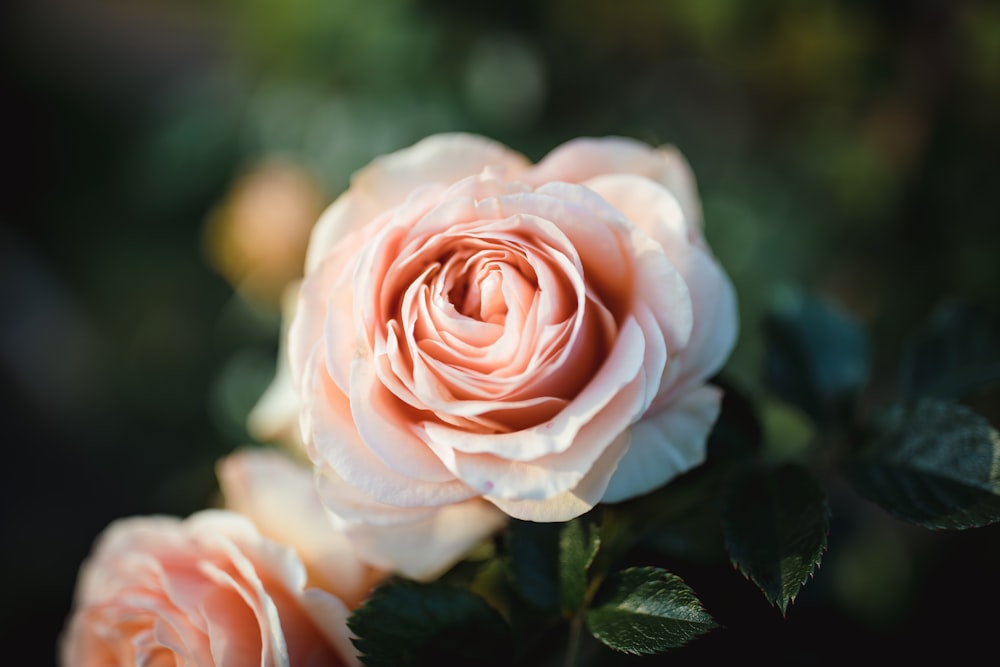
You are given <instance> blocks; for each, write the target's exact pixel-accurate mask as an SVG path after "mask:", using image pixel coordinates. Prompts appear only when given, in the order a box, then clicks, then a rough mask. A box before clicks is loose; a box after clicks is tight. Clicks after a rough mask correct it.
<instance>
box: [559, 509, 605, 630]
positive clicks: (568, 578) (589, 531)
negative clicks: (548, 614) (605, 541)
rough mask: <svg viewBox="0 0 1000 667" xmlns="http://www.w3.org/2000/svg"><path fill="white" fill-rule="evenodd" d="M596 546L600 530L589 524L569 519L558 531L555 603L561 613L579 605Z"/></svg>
mask: <svg viewBox="0 0 1000 667" xmlns="http://www.w3.org/2000/svg"><path fill="white" fill-rule="evenodd" d="M600 546H601V536H600V531H599V530H598V528H597V527H596V526H595V525H594V524H592V523H589V522H588V523H586V524H584V522H583V521H581V520H580V519H573V520H572V521H570V522H569V523H567V524H565V525H564V526H563V528H562V530H561V531H560V532H559V602H560V607H561V608H562V610H563V612H564V613H571V612H574V611H577V610H578V609H580V608H581V607H583V605H584V602H585V599H586V594H587V570H588V569H589V568H590V564H591V563H593V562H594V557H595V556H596V555H597V550H598V549H599V548H600Z"/></svg>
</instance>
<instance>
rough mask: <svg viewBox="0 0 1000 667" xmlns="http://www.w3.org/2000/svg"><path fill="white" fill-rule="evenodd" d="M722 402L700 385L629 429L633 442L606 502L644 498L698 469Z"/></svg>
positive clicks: (719, 394) (716, 392)
mask: <svg viewBox="0 0 1000 667" xmlns="http://www.w3.org/2000/svg"><path fill="white" fill-rule="evenodd" d="M721 402H722V392H721V390H719V389H718V388H716V387H711V386H705V387H701V388H699V389H696V390H695V391H693V392H691V393H690V394H687V395H686V396H683V397H681V398H680V399H679V400H677V401H675V402H674V403H673V404H672V405H671V406H670V408H669V409H668V410H663V411H662V412H659V413H656V414H653V415H647V416H646V417H645V418H644V419H643V420H642V421H640V422H639V423H637V424H635V425H633V426H632V429H631V444H630V445H629V448H628V451H627V452H626V453H625V455H624V456H623V457H622V459H621V460H620V461H619V462H618V469H617V470H616V471H615V474H614V475H613V476H612V478H611V481H610V483H609V484H608V487H607V491H606V492H605V494H604V498H603V500H604V502H609V503H614V502H618V501H620V500H626V499H628V498H632V497H634V496H638V495H642V494H644V493H647V492H649V491H652V490H653V489H655V488H657V487H659V486H661V485H663V484H665V483H666V482H667V481H668V480H670V479H673V478H674V477H676V476H677V475H680V474H681V473H684V472H687V471H688V470H690V469H691V468H694V467H695V466H697V465H700V464H701V463H702V462H703V461H704V460H705V450H706V446H707V442H708V434H709V433H710V432H711V430H712V425H713V424H714V423H715V420H716V419H717V418H718V416H719V410H720V409H721Z"/></svg>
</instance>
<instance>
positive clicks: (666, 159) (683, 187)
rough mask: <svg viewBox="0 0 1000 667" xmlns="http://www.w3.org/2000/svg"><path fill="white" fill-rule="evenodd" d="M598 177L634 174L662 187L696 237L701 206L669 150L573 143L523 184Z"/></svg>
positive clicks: (612, 142) (613, 142) (607, 141)
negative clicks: (676, 205) (682, 214)
mask: <svg viewBox="0 0 1000 667" xmlns="http://www.w3.org/2000/svg"><path fill="white" fill-rule="evenodd" d="M602 174H636V175H639V176H645V177H647V178H650V179H652V180H654V181H656V182H658V183H659V184H661V185H663V186H664V187H665V188H667V189H668V190H670V192H671V193H673V194H674V196H675V197H676V198H677V200H678V202H679V203H680V205H681V208H682V209H683V210H684V215H685V217H686V218H687V220H688V221H689V222H690V224H691V226H692V229H693V230H696V231H698V233H700V229H701V219H702V214H701V203H700V199H699V198H698V190H697V186H696V183H695V179H694V173H693V172H692V170H691V166H690V165H689V164H688V162H687V160H685V159H684V157H683V156H682V155H681V153H680V152H679V151H678V150H677V149H676V148H674V147H673V146H662V147H660V148H656V149H654V148H652V147H650V146H648V145H646V144H644V143H642V142H640V141H636V140H635V139H630V138H627V137H604V138H581V139H574V140H572V141H568V142H566V143H565V144H563V145H561V146H559V147H557V148H556V149H554V150H553V151H552V152H550V153H549V154H548V155H547V156H545V158H544V159H542V161H541V162H539V163H538V164H537V165H536V166H535V167H533V168H532V169H531V170H530V171H529V172H528V173H527V174H526V175H525V176H524V180H525V182H527V183H530V184H532V185H542V184H544V183H549V182H557V181H566V182H570V183H582V182H584V181H586V180H588V179H590V178H593V177H595V176H600V175H602Z"/></svg>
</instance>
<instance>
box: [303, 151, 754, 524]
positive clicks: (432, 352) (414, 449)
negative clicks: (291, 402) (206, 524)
mask: <svg viewBox="0 0 1000 667" xmlns="http://www.w3.org/2000/svg"><path fill="white" fill-rule="evenodd" d="M736 331H737V313H736V305H735V297H734V293H733V289H732V286H731V284H730V282H729V280H728V278H727V277H726V275H725V273H724V272H723V270H722V269H721V267H720V266H719V264H718V262H717V261H716V260H715V259H714V257H713V256H712V254H711V252H710V250H709V248H708V246H707V244H706V242H705V238H704V236H703V233H702V226H701V213H700V206H699V201H698V197H697V193H696V191H695V186H694V180H693V177H692V176H691V172H690V170H689V168H688V166H687V164H686V163H685V162H684V160H683V158H682V157H681V156H680V154H679V153H677V152H676V151H675V150H673V149H670V148H663V149H654V148H651V147H649V146H647V145H645V144H641V143H639V142H636V141H632V140H628V139H621V138H608V139H579V140H575V141H571V142H569V143H567V144H564V145H563V146H561V147H559V148H557V149H556V150H554V151H553V152H552V153H550V154H549V155H548V156H547V157H545V158H544V159H543V160H542V161H541V162H539V163H538V164H537V165H531V164H530V163H529V162H528V161H527V160H526V159H525V158H524V157H522V156H521V155H519V154H517V153H515V152H513V151H510V150H509V149H507V148H505V147H504V146H502V145H500V144H497V143H495V142H492V141H489V140H487V139H484V138H480V137H475V136H471V135H462V134H450V135H438V136H433V137H430V138H428V139H425V140H424V141H421V142H420V143H418V144H416V145H415V146H413V147H411V148H408V149H406V150H402V151H399V152H397V153H394V154H391V155H388V156H384V157H382V158H379V159H378V160H376V161H375V162H374V163H372V164H371V165H369V166H368V167H366V168H364V169H363V170H361V171H360V172H358V173H357V174H356V175H355V177H354V179H353V180H352V184H351V187H350V188H349V189H348V190H347V192H345V193H344V194H343V195H342V196H341V197H339V198H338V199H337V201H335V202H334V203H333V204H332V205H331V207H330V208H329V209H328V210H327V211H326V212H325V213H324V214H323V216H322V217H321V218H320V220H319V222H318V223H317V225H316V227H315V228H314V230H313V234H312V237H311V241H310V246H309V250H308V254H307V259H306V275H305V278H304V281H303V283H302V287H301V289H300V291H299V297H298V305H297V309H296V315H295V319H294V320H293V322H292V323H291V327H290V329H289V332H288V340H287V348H288V359H289V363H290V369H291V378H292V381H293V382H294V384H295V386H296V387H297V391H298V395H299V400H300V404H301V426H302V433H303V438H304V440H305V443H306V446H307V448H308V453H309V457H310V458H311V459H312V461H313V463H314V464H315V465H316V467H317V469H318V470H319V473H320V479H321V482H320V491H321V493H322V495H323V499H324V502H325V503H326V504H327V506H328V507H329V508H330V509H331V511H332V512H333V513H334V514H336V515H337V516H340V517H344V518H346V519H348V520H353V521H357V522H365V521H367V522H380V521H383V522H387V521H392V520H394V519H387V518H386V517H396V516H408V515H412V514H413V513H417V515H419V514H420V513H426V512H428V511H431V510H433V508H438V507H448V506H452V505H453V504H456V503H464V502H469V501H470V500H475V499H480V498H481V499H484V500H485V501H488V502H489V503H492V504H493V505H495V506H496V507H497V508H499V509H500V510H502V511H503V512H505V513H506V514H508V515H510V516H513V517H518V518H522V519H529V520H535V521H562V520H567V519H570V518H572V517H575V516H578V515H580V514H582V513H583V512H586V511H587V510H589V509H590V508H592V507H593V506H594V505H595V504H596V503H598V502H600V501H602V500H603V501H608V502H613V501H617V500H622V499H626V498H629V497H632V496H635V495H638V494H641V493H645V492H647V491H650V490H652V489H654V488H656V487H658V486H660V485H662V484H663V483H665V482H666V481H668V480H669V479H671V478H672V477H674V476H676V475H678V474H679V473H681V472H684V471H686V470H688V469H690V468H691V467H693V466H695V465H697V464H699V463H700V462H701V461H703V459H704V454H705V443H706V438H707V435H708V432H709V430H710V429H711V426H712V424H713V423H714V421H715V419H716V417H717V415H718V411H719V405H720V391H719V390H718V389H716V388H714V387H711V386H707V385H706V384H705V383H706V380H707V379H708V378H709V377H710V376H712V375H713V374H714V373H715V372H716V371H717V370H718V369H719V368H720V367H721V366H722V364H723V363H724V362H725V360H726V358H727V357H728V354H729V352H730V351H731V348H732V346H733V344H734V342H735V338H736Z"/></svg>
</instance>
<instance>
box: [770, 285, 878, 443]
mask: <svg viewBox="0 0 1000 667" xmlns="http://www.w3.org/2000/svg"><path fill="white" fill-rule="evenodd" d="M764 337H765V341H764V342H765V356H764V382H765V384H766V385H767V388H768V389H769V390H771V391H772V392H774V393H775V394H776V395H777V396H778V397H779V398H781V399H783V400H785V401H787V402H789V403H791V404H792V405H795V406H797V407H799V408H801V409H802V410H803V411H805V412H806V414H808V415H809V416H811V417H812V418H813V419H814V420H815V421H816V423H817V424H820V425H822V426H828V425H830V424H831V423H834V422H836V421H837V420H839V419H843V418H844V416H845V413H846V412H847V410H848V409H849V407H850V405H851V403H852V400H853V398H854V397H855V396H856V395H857V393H858V392H859V391H860V389H861V388H862V387H863V386H864V384H865V383H866V382H867V380H868V374H869V371H870V366H871V359H870V352H869V349H868V338H867V336H866V335H865V332H864V330H863V329H862V328H861V327H860V326H859V325H858V323H857V322H855V320H854V319H853V318H852V317H850V316H849V315H848V314H847V313H845V312H844V311H842V310H841V309H840V308H838V307H836V306H834V305H833V304H831V303H828V302H826V301H823V300H821V299H819V298H817V297H815V296H812V295H810V294H807V293H804V292H798V291H796V292H791V293H788V294H784V295H783V298H782V299H780V300H778V302H777V303H776V304H775V306H774V307H773V308H772V310H771V312H769V313H768V314H767V316H766V317H765V318H764Z"/></svg>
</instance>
